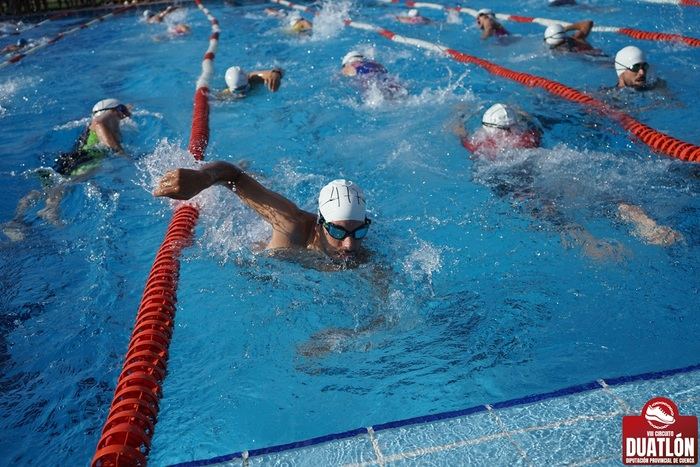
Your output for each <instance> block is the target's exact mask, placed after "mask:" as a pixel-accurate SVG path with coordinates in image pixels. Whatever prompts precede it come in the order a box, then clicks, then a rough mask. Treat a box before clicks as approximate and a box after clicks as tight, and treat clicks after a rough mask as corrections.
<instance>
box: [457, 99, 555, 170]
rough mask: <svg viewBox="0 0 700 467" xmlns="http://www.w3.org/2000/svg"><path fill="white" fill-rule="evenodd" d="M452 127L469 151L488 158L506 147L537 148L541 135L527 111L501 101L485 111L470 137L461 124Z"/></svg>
mask: <svg viewBox="0 0 700 467" xmlns="http://www.w3.org/2000/svg"><path fill="white" fill-rule="evenodd" d="M455 130H456V132H457V134H458V135H459V136H460V140H461V142H462V146H464V147H465V148H466V149H467V150H468V151H469V152H471V153H472V154H474V155H477V156H483V157H485V158H487V159H490V160H495V159H496V156H497V155H498V153H500V152H502V151H503V150H505V149H528V148H537V147H539V146H540V140H541V137H542V134H541V131H540V130H539V128H537V126H535V125H534V124H533V122H532V120H531V119H530V117H529V116H528V115H527V114H525V113H523V112H521V113H518V112H516V111H515V110H513V109H512V108H511V107H509V106H506V105H503V104H494V105H492V106H491V107H489V108H488V109H487V110H486V112H484V115H483V117H482V119H481V128H479V129H478V130H476V132H474V135H473V136H472V137H471V138H470V137H469V136H468V133H467V131H466V129H465V128H464V126H463V125H459V126H458V127H457V128H455Z"/></svg>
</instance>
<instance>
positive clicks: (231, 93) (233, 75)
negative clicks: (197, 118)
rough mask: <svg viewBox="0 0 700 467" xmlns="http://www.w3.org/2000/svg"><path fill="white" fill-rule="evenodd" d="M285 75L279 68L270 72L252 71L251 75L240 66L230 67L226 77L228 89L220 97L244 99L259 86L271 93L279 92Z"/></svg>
mask: <svg viewBox="0 0 700 467" xmlns="http://www.w3.org/2000/svg"><path fill="white" fill-rule="evenodd" d="M283 75H284V71H282V69H281V68H277V67H275V68H272V69H270V70H257V71H251V72H250V73H248V72H247V71H245V70H243V69H242V68H241V67H239V66H232V67H229V68H228V69H227V70H226V75H225V76H224V80H225V81H226V86H227V88H226V89H224V90H223V91H221V92H220V93H219V95H218V97H219V98H221V99H227V98H243V97H246V96H247V95H248V92H249V91H250V90H251V89H252V88H253V87H254V86H257V85H259V84H264V85H265V87H267V89H269V90H270V91H272V92H277V90H278V89H279V88H280V85H281V84H282V76H283Z"/></svg>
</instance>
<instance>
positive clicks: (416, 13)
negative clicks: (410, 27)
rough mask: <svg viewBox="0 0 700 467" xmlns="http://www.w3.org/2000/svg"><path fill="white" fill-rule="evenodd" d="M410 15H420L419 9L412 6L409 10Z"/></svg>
mask: <svg viewBox="0 0 700 467" xmlns="http://www.w3.org/2000/svg"><path fill="white" fill-rule="evenodd" d="M408 16H410V17H411V18H415V17H416V16H418V10H416V9H415V8H411V9H410V10H408Z"/></svg>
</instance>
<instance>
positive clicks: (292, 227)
mask: <svg viewBox="0 0 700 467" xmlns="http://www.w3.org/2000/svg"><path fill="white" fill-rule="evenodd" d="M213 185H223V186H225V187H227V188H229V189H231V190H233V192H234V193H235V194H236V195H237V196H238V197H239V198H241V200H242V201H243V202H244V203H245V204H247V205H248V206H250V207H251V208H253V209H254V210H255V211H256V212H257V213H258V214H259V215H260V216H261V217H262V218H263V219H264V220H265V221H266V222H268V223H269V224H270V225H271V226H272V238H271V239H270V241H269V243H268V244H267V247H266V249H268V250H275V249H296V250H299V249H302V250H307V251H315V252H319V253H323V254H325V255H327V256H328V257H330V258H331V259H332V260H334V261H337V262H340V263H342V264H354V263H357V262H362V261H363V260H364V256H363V254H362V253H363V249H362V240H363V239H364V238H365V236H366V235H367V233H368V231H369V226H370V220H369V218H368V217H367V212H366V208H365V195H364V193H363V191H362V189H360V187H359V186H357V185H356V184H354V183H353V182H350V181H346V180H334V181H332V182H330V183H329V184H327V185H326V186H324V187H323V188H322V189H321V192H320V193H319V196H318V212H317V214H313V213H311V212H307V211H304V210H302V209H300V208H299V207H298V206H297V205H295V204H294V203H293V202H292V201H290V200H288V199H287V198H285V197H284V196H282V195H280V194H279V193H275V192H273V191H270V190H268V189H267V188H265V187H264V186H262V185H261V184H260V183H258V182H257V181H256V180H255V179H254V178H253V177H251V176H250V175H248V174H246V173H245V172H244V171H243V170H241V169H240V168H238V167H237V166H235V165H233V164H230V163H228V162H223V161H217V162H213V163H210V164H206V165H204V166H202V168H201V169H200V170H192V169H176V170H171V171H169V172H167V173H166V174H165V175H164V176H163V178H162V179H161V180H160V182H159V183H158V187H157V188H156V189H155V191H154V192H153V194H154V195H155V196H166V197H169V198H173V199H180V200H187V199H190V198H192V197H193V196H195V195H196V194H198V193H199V192H201V191H202V190H205V189H207V188H209V187H211V186H213Z"/></svg>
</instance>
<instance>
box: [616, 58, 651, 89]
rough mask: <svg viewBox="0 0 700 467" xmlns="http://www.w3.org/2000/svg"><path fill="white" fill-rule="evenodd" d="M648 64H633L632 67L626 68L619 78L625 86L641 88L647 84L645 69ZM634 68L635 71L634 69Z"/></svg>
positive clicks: (647, 67)
mask: <svg viewBox="0 0 700 467" xmlns="http://www.w3.org/2000/svg"><path fill="white" fill-rule="evenodd" d="M648 69H649V65H648V64H646V63H643V64H642V63H638V64H635V65H634V66H633V67H632V68H628V69H626V70H625V71H623V72H622V74H621V75H620V78H622V82H623V83H625V86H626V87H629V88H635V89H642V88H644V87H646V85H647V70H648ZM635 70H636V71H635Z"/></svg>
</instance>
